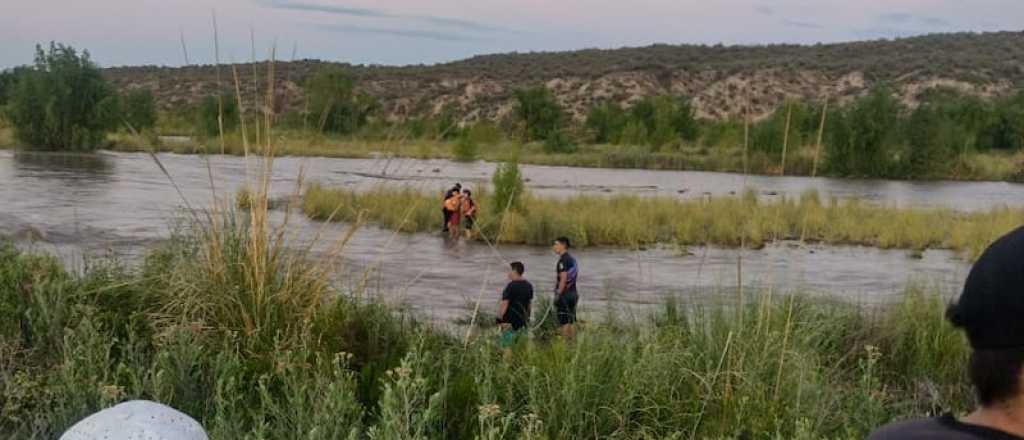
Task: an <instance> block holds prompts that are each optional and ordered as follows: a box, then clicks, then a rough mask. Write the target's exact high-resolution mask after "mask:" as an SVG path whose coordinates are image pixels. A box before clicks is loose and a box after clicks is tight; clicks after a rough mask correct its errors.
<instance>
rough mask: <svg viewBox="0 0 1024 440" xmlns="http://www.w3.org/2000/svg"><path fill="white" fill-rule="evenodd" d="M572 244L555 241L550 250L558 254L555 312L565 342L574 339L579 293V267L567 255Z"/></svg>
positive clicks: (566, 241)
mask: <svg viewBox="0 0 1024 440" xmlns="http://www.w3.org/2000/svg"><path fill="white" fill-rule="evenodd" d="M571 246H572V244H571V243H570V242H569V238H568V237H558V238H556V239H555V242H554V244H552V245H551V249H552V250H553V251H554V252H555V253H556V254H558V265H557V266H555V274H556V275H557V277H558V278H557V280H556V281H555V310H556V311H557V313H558V316H557V317H558V325H559V332H561V334H562V338H564V339H565V340H572V339H573V338H574V337H576V328H575V327H574V325H575V324H576V304H577V303H578V302H579V300H580V297H579V293H577V292H576V278H577V276H578V275H579V265H577V264H576V259H575V258H573V256H572V255H569V248H570V247H571Z"/></svg>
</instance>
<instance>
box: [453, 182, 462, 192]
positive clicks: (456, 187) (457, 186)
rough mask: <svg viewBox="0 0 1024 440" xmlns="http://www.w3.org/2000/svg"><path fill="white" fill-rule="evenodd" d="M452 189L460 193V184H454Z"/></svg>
mask: <svg viewBox="0 0 1024 440" xmlns="http://www.w3.org/2000/svg"><path fill="white" fill-rule="evenodd" d="M454 188H455V191H462V184H461V183H456V184H455V187H454Z"/></svg>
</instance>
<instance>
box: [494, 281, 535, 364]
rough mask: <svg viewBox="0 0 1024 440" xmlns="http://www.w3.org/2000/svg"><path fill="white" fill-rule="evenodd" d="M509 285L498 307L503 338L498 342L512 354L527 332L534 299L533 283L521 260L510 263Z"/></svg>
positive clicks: (507, 352)
mask: <svg viewBox="0 0 1024 440" xmlns="http://www.w3.org/2000/svg"><path fill="white" fill-rule="evenodd" d="M509 268H510V269H511V270H510V271H509V272H508V285H507V286H505V290H504V291H503V292H502V293H501V305H500V306H499V308H498V319H497V321H498V325H500V326H501V339H500V340H499V341H498V344H499V345H500V346H501V348H503V349H504V350H505V356H506V357H507V356H509V355H510V354H511V350H512V347H513V346H514V345H515V344H516V343H517V342H518V341H519V340H520V339H521V338H522V336H523V335H524V334H526V330H527V327H526V326H527V324H529V323H530V304H531V302H532V301H533V284H530V282H529V281H527V280H526V278H524V277H523V274H525V273H526V266H525V265H524V264H523V263H521V262H518V261H516V262H514V263H512V264H510V265H509Z"/></svg>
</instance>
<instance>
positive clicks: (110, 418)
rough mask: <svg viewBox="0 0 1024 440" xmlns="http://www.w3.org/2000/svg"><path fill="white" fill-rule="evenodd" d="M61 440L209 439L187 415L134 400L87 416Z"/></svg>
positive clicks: (157, 404)
mask: <svg viewBox="0 0 1024 440" xmlns="http://www.w3.org/2000/svg"><path fill="white" fill-rule="evenodd" d="M60 440H209V438H208V437H207V436H206V431H205V430H203V427H202V425H200V424H199V422H197V421H195V419H193V418H191V417H189V416H188V415H187V414H185V413H183V412H181V411H178V410H176V409H174V408H171V407H169V406H167V405H164V404H161V403H157V402H151V401H148V400H132V401H129V402H124V403H121V404H118V405H116V406H113V407H110V408H107V409H105V410H103V411H100V412H98V413H95V414H93V415H91V416H89V417H86V418H84V419H82V420H81V421H79V422H78V423H76V424H75V426H72V427H71V429H68V430H67V431H66V432H64V435H62V436H60Z"/></svg>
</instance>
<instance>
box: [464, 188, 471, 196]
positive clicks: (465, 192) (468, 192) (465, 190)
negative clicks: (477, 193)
mask: <svg viewBox="0 0 1024 440" xmlns="http://www.w3.org/2000/svg"><path fill="white" fill-rule="evenodd" d="M462 193H463V194H465V195H467V196H472V195H473V192H472V191H470V190H468V189H464V190H462Z"/></svg>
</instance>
